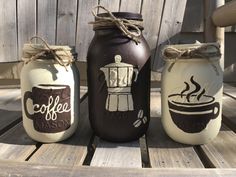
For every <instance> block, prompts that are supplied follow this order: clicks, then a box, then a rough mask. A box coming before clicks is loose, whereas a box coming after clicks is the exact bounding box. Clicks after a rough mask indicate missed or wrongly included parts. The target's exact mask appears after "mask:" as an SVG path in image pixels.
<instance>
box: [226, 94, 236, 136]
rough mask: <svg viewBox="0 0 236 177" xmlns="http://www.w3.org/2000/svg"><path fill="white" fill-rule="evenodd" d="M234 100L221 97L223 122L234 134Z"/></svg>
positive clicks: (235, 121)
mask: <svg viewBox="0 0 236 177" xmlns="http://www.w3.org/2000/svg"><path fill="white" fill-rule="evenodd" d="M235 107H236V100H235V99H233V98H231V97H229V96H227V95H224V97H223V121H224V122H225V124H227V125H228V126H229V127H230V128H231V129H232V130H233V131H235V132H236V112H235Z"/></svg>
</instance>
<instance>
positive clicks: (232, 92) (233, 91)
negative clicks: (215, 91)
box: [224, 83, 236, 99]
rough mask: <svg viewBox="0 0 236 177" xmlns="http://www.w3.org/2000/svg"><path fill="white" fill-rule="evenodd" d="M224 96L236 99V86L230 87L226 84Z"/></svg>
mask: <svg viewBox="0 0 236 177" xmlns="http://www.w3.org/2000/svg"><path fill="white" fill-rule="evenodd" d="M224 94H226V95H228V96H231V97H233V98H235V99H236V87H235V85H230V84H226V83H224Z"/></svg>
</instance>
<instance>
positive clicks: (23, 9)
mask: <svg viewBox="0 0 236 177" xmlns="http://www.w3.org/2000/svg"><path fill="white" fill-rule="evenodd" d="M17 5H18V7H17V10H18V14H17V17H18V52H19V55H18V56H19V58H20V59H21V54H22V48H23V45H24V44H25V43H27V42H29V40H30V38H31V37H32V36H35V35H36V0H21V1H20V3H17Z"/></svg>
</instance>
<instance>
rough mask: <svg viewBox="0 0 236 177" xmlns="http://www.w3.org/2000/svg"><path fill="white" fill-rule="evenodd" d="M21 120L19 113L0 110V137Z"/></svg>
mask: <svg viewBox="0 0 236 177" xmlns="http://www.w3.org/2000/svg"><path fill="white" fill-rule="evenodd" d="M20 120H21V111H7V110H2V109H0V122H1V124H0V135H1V134H2V133H4V132H5V131H7V130H8V129H9V126H10V127H11V126H14V125H15V124H16V123H17V122H19V121H20Z"/></svg>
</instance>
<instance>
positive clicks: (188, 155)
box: [146, 92, 203, 168]
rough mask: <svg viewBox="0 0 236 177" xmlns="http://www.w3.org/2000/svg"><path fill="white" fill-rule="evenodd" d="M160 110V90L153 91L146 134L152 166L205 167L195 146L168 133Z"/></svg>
mask: <svg viewBox="0 0 236 177" xmlns="http://www.w3.org/2000/svg"><path fill="white" fill-rule="evenodd" d="M153 110H156V111H153ZM160 110H161V95H160V92H155V93H152V94H151V116H152V118H151V121H150V124H149V129H148V131H147V134H146V137H147V147H148V151H149V159H150V166H151V167H152V168H203V164H202V162H201V160H200V159H199V157H198V155H197V153H196V152H195V150H194V148H193V146H187V145H183V144H180V143H176V142H174V141H173V140H171V139H170V138H169V137H168V136H167V135H166V133H165V132H164V129H163V127H162V125H161V119H160V116H161V112H160ZM167 157H168V158H167Z"/></svg>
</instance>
